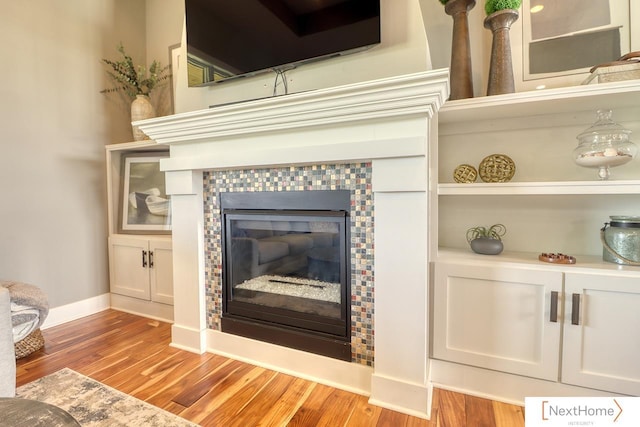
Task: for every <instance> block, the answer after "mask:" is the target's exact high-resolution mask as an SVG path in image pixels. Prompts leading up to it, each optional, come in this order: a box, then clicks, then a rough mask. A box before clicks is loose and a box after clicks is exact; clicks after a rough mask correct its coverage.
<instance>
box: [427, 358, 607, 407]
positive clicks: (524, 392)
mask: <svg viewBox="0 0 640 427" xmlns="http://www.w3.org/2000/svg"><path fill="white" fill-rule="evenodd" d="M431 381H432V383H433V386H434V387H437V388H441V389H444V390H451V391H455V392H458V393H464V394H469V395H472V396H478V397H482V398H485V399H490V400H497V401H500V402H505V403H509V404H512V405H520V406H524V399H525V397H528V396H555V397H561V396H564V397H579V396H592V397H605V396H612V397H613V396H619V395H618V394H615V393H609V392H605V391H600V390H592V389H588V388H583V387H577V386H572V385H569V384H563V383H561V382H555V381H547V380H541V379H536V378H530V377H524V376H520V375H515V374H508V373H506V372H499V371H492V370H489V369H482V368H476V367H474V366H467V365H459V364H457V363H452V362H446V361H444V360H432V361H431Z"/></svg>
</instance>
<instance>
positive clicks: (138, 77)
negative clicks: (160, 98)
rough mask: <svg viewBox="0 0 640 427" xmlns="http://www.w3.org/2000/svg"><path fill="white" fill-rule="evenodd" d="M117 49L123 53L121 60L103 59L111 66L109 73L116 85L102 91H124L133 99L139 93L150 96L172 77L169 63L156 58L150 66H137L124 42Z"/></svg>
mask: <svg viewBox="0 0 640 427" xmlns="http://www.w3.org/2000/svg"><path fill="white" fill-rule="evenodd" d="M117 50H118V52H120V54H121V55H122V59H121V60H119V61H112V60H110V59H102V62H103V63H104V64H106V65H108V66H109V67H111V69H109V70H107V74H108V75H109V76H110V77H111V78H112V79H113V81H114V82H115V86H113V87H111V88H108V89H103V90H101V91H100V93H111V92H119V91H122V92H124V93H126V94H127V96H129V98H131V99H132V100H133V99H135V98H136V96H137V95H145V96H149V94H150V93H151V91H152V90H153V89H154V88H155V87H156V86H158V85H159V84H160V83H162V82H163V81H165V80H167V79H168V78H169V77H171V74H170V73H169V66H168V65H167V66H164V67H163V66H162V64H161V63H160V62H158V61H156V60H154V61H153V62H151V65H150V66H149V68H147V67H145V66H143V65H138V66H136V65H135V64H134V63H133V59H131V56H129V55H128V54H127V53H126V52H125V50H124V46H123V45H122V43H120V44H119V45H118V47H117Z"/></svg>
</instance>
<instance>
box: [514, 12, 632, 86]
mask: <svg viewBox="0 0 640 427" xmlns="http://www.w3.org/2000/svg"><path fill="white" fill-rule="evenodd" d="M631 22H632V21H631V11H630V2H629V0H589V1H584V0H562V1H548V0H523V2H522V56H521V60H522V63H521V70H522V81H521V85H523V86H525V87H524V88H519V89H525V90H531V89H535V88H542V86H547V87H557V86H568V85H572V84H579V83H581V82H583V81H584V79H585V78H586V77H587V76H588V75H589V70H590V68H591V67H593V66H595V65H598V64H602V63H607V62H611V61H615V60H616V59H618V58H619V57H620V56H622V55H623V54H625V53H628V52H629V51H630V50H631V46H632V40H631V39H632V30H631ZM515 59H516V58H514V60H515ZM516 62H517V61H514V66H516V65H517V64H516Z"/></svg>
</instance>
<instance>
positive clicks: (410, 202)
mask: <svg viewBox="0 0 640 427" xmlns="http://www.w3.org/2000/svg"><path fill="white" fill-rule="evenodd" d="M448 94H449V83H448V72H447V70H435V71H427V72H423V73H416V74H410V75H405V76H398V77H392V78H386V79H380V80H375V81H369V82H363V83H358V84H351V85H346V86H341V87H336V88H330V89H322V90H317V91H309V92H303V93H297V94H290V95H286V96H280V97H274V98H267V99H261V100H255V101H249V102H243V103H238V104H230V105H224V106H218V107H213V108H209V109H206V110H200V111H194V112H187V113H181V114H176V115H172V116H168V117H160V118H155V119H150V120H144V121H140V122H136V123H135V124H136V125H138V126H140V128H141V129H142V130H143V131H144V132H145V133H146V134H147V135H148V136H149V137H151V138H152V139H154V140H155V141H156V142H157V143H159V144H167V145H170V147H171V150H170V152H171V155H170V158H168V159H165V160H163V161H162V163H161V165H162V169H163V170H164V171H165V172H166V179H167V192H168V193H169V194H171V197H172V221H173V225H172V226H173V255H174V286H175V289H174V319H175V320H174V322H175V323H174V325H173V329H172V345H174V346H177V347H181V348H185V349H189V350H191V351H196V352H204V351H212V352H217V353H221V354H225V355H228V356H231V357H235V358H238V359H241V360H247V361H250V362H252V363H255V364H259V365H263V366H268V367H270V368H273V369H278V370H281V371H285V372H289V373H292V374H294V375H299V376H302V377H305V378H311V379H313V380H315V381H318V382H322V383H326V384H331V385H333V386H337V387H341V388H344V389H347V390H352V391H356V392H359V393H363V394H368V395H370V401H371V402H372V403H374V404H378V405H380V406H384V407H388V408H391V409H395V410H398V411H402V412H405V413H409V414H413V415H418V416H422V417H427V416H428V415H429V411H430V395H431V393H430V391H431V386H430V383H429V378H428V376H429V369H428V368H429V362H428V351H427V349H428V301H427V298H428V286H427V281H428V256H429V253H428V252H429V220H428V218H429V212H430V192H429V185H428V181H429V161H430V157H431V156H434V155H436V153H430V147H431V145H430V144H429V140H430V138H437V126H435V123H432V118H434V116H435V114H436V112H437V111H438V109H439V108H440V107H441V106H442V104H443V103H444V102H445V100H446V99H447V97H448ZM354 161H367V162H371V163H372V188H373V193H374V211H375V226H374V238H375V261H374V271H375V279H374V280H375V285H374V288H375V306H374V307H375V319H374V328H375V362H374V367H373V369H371V368H369V367H365V366H362V365H358V364H355V363H348V362H342V361H338V360H334V359H329V358H326V357H322V356H317V355H311V354H308V353H304V352H300V351H297V350H291V349H286V348H281V347H278V346H274V345H271V344H266V343H261V342H256V341H253V340H249V339H246V338H241V337H237V336H233V335H229V334H225V333H222V332H218V331H212V330H208V329H207V324H206V313H205V306H206V300H205V293H204V289H205V281H204V253H205V249H204V244H203V236H204V231H203V197H202V196H203V194H202V193H203V182H202V171H204V170H229V169H239V168H262V167H273V166H291V165H304V164H326V163H328V162H337V163H347V162H354Z"/></svg>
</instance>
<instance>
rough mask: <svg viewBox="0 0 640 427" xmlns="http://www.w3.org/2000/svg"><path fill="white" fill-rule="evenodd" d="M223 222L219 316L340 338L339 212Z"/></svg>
mask: <svg viewBox="0 0 640 427" xmlns="http://www.w3.org/2000/svg"><path fill="white" fill-rule="evenodd" d="M223 216H224V223H225V228H224V236H223V238H224V242H225V243H224V257H223V260H224V268H223V276H224V281H225V286H226V292H225V294H226V296H225V298H224V301H225V304H226V307H225V310H224V311H225V313H226V314H227V315H232V316H239V317H241V318H244V319H253V320H257V321H262V322H271V323H273V324H278V325H284V326H286V327H293V328H300V329H303V330H308V331H316V332H321V333H327V334H331V335H333V336H337V337H346V336H347V334H348V330H347V325H348V322H347V307H348V305H347V303H348V298H347V295H348V293H347V292H348V281H347V259H348V257H347V253H346V233H347V231H346V230H347V227H346V220H347V213H346V212H344V211H298V210H235V209H231V210H226V211H223Z"/></svg>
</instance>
